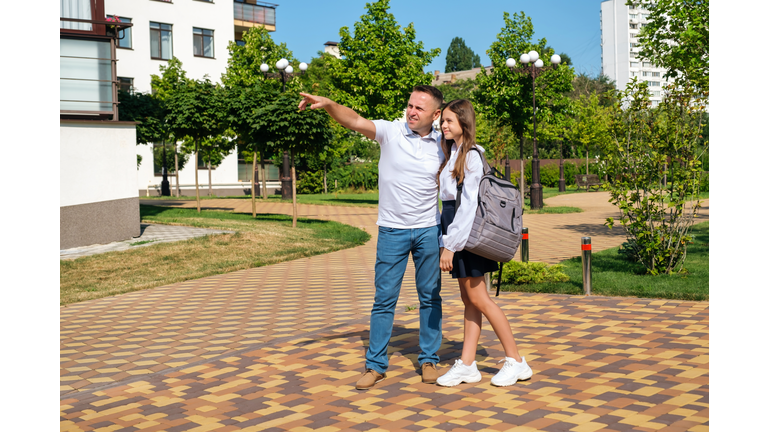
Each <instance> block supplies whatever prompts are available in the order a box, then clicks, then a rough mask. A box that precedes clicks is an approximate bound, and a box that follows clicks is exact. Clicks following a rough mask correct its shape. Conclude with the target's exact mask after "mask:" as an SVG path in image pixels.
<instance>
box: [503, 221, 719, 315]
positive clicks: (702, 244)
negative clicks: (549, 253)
mask: <svg viewBox="0 0 768 432" xmlns="http://www.w3.org/2000/svg"><path fill="white" fill-rule="evenodd" d="M691 233H693V234H694V235H695V240H694V243H693V244H692V245H689V246H688V254H687V257H686V259H685V269H686V270H687V272H684V273H683V274H674V275H658V276H651V275H646V274H644V273H645V268H644V267H643V266H642V265H640V264H637V263H633V262H629V261H627V260H626V259H624V257H623V256H621V255H619V253H618V251H619V248H613V249H608V250H604V251H601V252H597V253H594V254H592V294H593V295H601V296H618V297H644V298H664V299H674V300H709V222H702V223H700V224H697V225H694V226H693V227H692V228H691ZM561 264H563V267H564V268H563V272H564V273H565V274H566V275H568V277H569V278H570V281H568V282H559V283H542V284H530V285H511V284H510V285H506V284H503V285H502V286H501V290H502V291H517V292H536V293H554V294H575V295H582V294H583V293H584V291H583V279H582V270H581V257H577V258H571V259H569V260H565V261H563V262H562V263H561Z"/></svg>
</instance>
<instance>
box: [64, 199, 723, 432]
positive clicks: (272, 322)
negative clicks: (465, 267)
mask: <svg viewBox="0 0 768 432" xmlns="http://www.w3.org/2000/svg"><path fill="white" fill-rule="evenodd" d="M584 195H586V194H584ZM589 195H591V196H592V197H594V196H597V194H589ZM592 197H590V199H592ZM217 201H218V200H217ZM222 201H223V200H222ZM232 201H242V200H232ZM235 204H237V205H242V202H240V203H233V204H231V205H230V204H227V203H219V204H218V205H223V206H227V205H230V207H231V208H232V209H236V206H235ZM247 205H248V208H247V209H246V210H245V211H250V207H249V206H250V204H249V203H248V204H247ZM271 205H272V206H274V207H272V208H270V209H269V212H273V213H277V212H282V213H288V212H290V207H289V205H288V207H286V205H283V204H281V203H278V204H277V205H274V204H271ZM280 206H282V207H280ZM301 207H303V209H302V214H303V215H307V216H311V217H317V218H328V219H335V220H340V221H342V222H345V223H350V224H352V225H357V226H361V227H363V228H364V229H367V230H369V232H372V233H374V232H375V219H376V217H375V215H376V213H375V209H360V208H343V207H339V208H334V207H320V206H300V208H301ZM311 207H315V208H311ZM316 207H320V208H316ZM264 211H265V212H266V211H267V210H264ZM579 215H584V214H583V213H582V214H579ZM533 216H557V215H530V216H527V218H528V219H527V223H529V222H528V221H533ZM530 223H532V222H530ZM601 223H602V221H598V222H596V224H601ZM550 231H555V230H554V229H553V230H550ZM553 236H554V235H553ZM576 253H578V251H577V252H576ZM374 254H375V238H374V239H373V240H372V241H370V242H369V243H368V244H366V245H364V246H361V247H358V248H355V249H349V250H344V251H338V252H334V253H331V254H328V255H323V256H318V257H312V258H307V259H301V260H296V261H292V262H288V263H282V264H278V265H274V266H267V267H261V268H258V269H249V270H242V271H238V272H234V273H230V274H226V275H220V276H215V277H209V278H203V279H199V280H194V281H188V282H184V283H179V284H174V285H169V286H165V287H160V288H156V289H152V290H146V291H141V292H136V293H129V294H125V295H121V296H115V297H110V298H106V299H100V300H94V301H89V302H84V303H79V304H75V305H70V306H68V307H64V308H62V309H61V374H62V375H61V406H60V409H61V430H62V431H92V430H103V431H134V430H143V431H186V430H195V431H203V430H211V431H213V430H215V431H230V430H254V431H255V430H268V431H284V430H298V431H301V430H329V431H330V430H513V429H514V430H542V431H596V430H609V431H611V430H612V431H624V430H708V425H709V382H708V380H709V304H708V303H707V302H679V301H670V300H654V299H635V298H602V297H579V296H559V295H541V294H527V293H503V294H502V295H501V296H500V297H499V298H496V301H497V303H498V304H499V305H500V306H501V307H502V308H503V309H504V311H505V313H506V314H507V316H508V317H509V319H510V323H511V325H512V328H513V331H514V332H515V336H516V339H517V341H518V345H519V347H520V349H521V352H522V353H523V355H524V356H525V357H526V359H527V360H528V362H529V364H530V365H531V367H532V368H533V370H534V376H533V378H532V379H531V380H529V381H526V382H521V383H518V384H516V385H514V386H511V387H505V388H497V387H493V386H491V385H490V378H491V376H492V375H493V374H494V373H496V372H497V371H498V367H499V365H498V364H497V363H496V362H497V361H498V360H499V359H501V358H502V357H503V353H502V351H501V347H500V345H499V344H498V342H497V341H496V338H495V335H494V334H493V332H492V330H491V329H490V326H489V325H488V323H487V322H486V323H484V330H483V332H482V335H481V339H480V346H479V347H478V357H477V360H478V365H479V368H480V371H481V373H482V374H483V380H482V381H481V382H480V383H477V384H472V385H469V384H463V385H460V386H458V387H453V388H443V387H438V386H435V385H428V384H423V383H421V379H420V375H419V374H418V364H417V363H418V362H417V356H418V312H417V310H413V311H409V312H406V311H405V306H406V305H411V304H417V303H418V301H417V300H416V295H415V286H414V283H413V269H412V267H409V269H408V273H407V274H406V277H405V279H404V283H403V289H402V292H401V296H400V299H399V303H398V309H397V314H396V321H395V329H394V332H393V339H392V341H393V343H392V344H391V346H390V356H391V366H390V370H389V371H388V374H387V379H386V380H384V381H383V382H381V383H380V384H377V385H376V387H374V388H373V389H371V390H369V391H365V392H360V391H357V390H355V389H354V383H355V382H356V380H357V379H358V378H359V376H360V374H361V373H362V368H363V367H364V358H363V356H364V353H365V349H366V346H367V338H368V318H369V316H368V315H369V312H370V307H371V304H372V301H373V269H372V264H373V259H374ZM574 255H575V254H574ZM532 258H533V249H532ZM443 299H444V318H443V321H444V322H443V338H444V339H443V345H442V346H441V350H440V352H439V354H440V356H441V363H440V368H446V367H449V365H450V364H452V363H453V361H454V359H456V358H458V356H459V355H460V349H461V340H462V325H463V322H462V318H461V316H462V312H461V311H462V310H463V309H462V304H461V300H460V298H459V296H458V289H457V286H456V285H455V282H453V281H452V280H447V281H444V284H443Z"/></svg>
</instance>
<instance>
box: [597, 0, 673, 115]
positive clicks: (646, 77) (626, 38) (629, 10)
mask: <svg viewBox="0 0 768 432" xmlns="http://www.w3.org/2000/svg"><path fill="white" fill-rule="evenodd" d="M625 3H626V0H604V1H603V2H602V3H601V4H600V33H601V34H602V39H601V43H600V46H601V48H602V55H601V60H602V73H603V74H604V75H607V76H608V77H610V78H611V79H612V80H614V81H616V88H617V89H619V90H623V89H624V88H625V87H626V85H627V83H629V81H630V80H631V79H632V78H634V77H638V80H641V81H647V82H648V89H649V91H650V93H651V101H652V103H653V105H654V106H656V105H658V104H659V102H660V101H661V94H662V89H663V88H664V86H665V85H666V84H667V83H668V82H669V81H668V80H667V79H665V78H664V74H665V73H666V69H664V68H662V67H658V66H656V65H654V64H652V63H651V62H649V61H648V60H641V59H640V58H639V53H640V40H639V39H638V37H637V36H638V33H639V32H640V29H642V28H643V27H645V26H646V25H647V23H648V20H649V16H650V12H649V11H647V10H645V9H642V8H641V7H640V6H639V5H634V6H627V5H626V4H625Z"/></svg>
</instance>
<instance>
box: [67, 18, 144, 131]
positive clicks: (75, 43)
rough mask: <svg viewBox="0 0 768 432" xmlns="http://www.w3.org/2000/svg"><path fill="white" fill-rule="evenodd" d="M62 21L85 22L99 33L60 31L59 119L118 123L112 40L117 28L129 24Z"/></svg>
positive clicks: (81, 20)
mask: <svg viewBox="0 0 768 432" xmlns="http://www.w3.org/2000/svg"><path fill="white" fill-rule="evenodd" d="M61 21H62V22H64V21H71V22H76V23H87V24H89V26H91V28H92V29H93V30H101V32H100V33H102V34H101V35H100V34H97V32H96V31H93V32H92V34H88V33H86V32H80V33H75V32H72V31H70V30H71V29H62V32H61V37H60V39H59V40H60V49H59V83H60V85H59V112H60V113H61V115H62V116H77V117H83V116H88V117H91V118H94V117H99V118H109V117H111V119H112V120H118V110H117V104H118V101H117V86H118V81H117V68H116V63H117V55H116V52H115V40H116V38H117V33H118V30H119V29H120V28H125V27H131V26H132V24H130V23H121V22H115V21H99V20H84V19H75V18H61ZM99 27H101V29H99Z"/></svg>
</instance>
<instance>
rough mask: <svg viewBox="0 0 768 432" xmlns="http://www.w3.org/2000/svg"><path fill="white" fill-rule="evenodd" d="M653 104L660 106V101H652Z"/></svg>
mask: <svg viewBox="0 0 768 432" xmlns="http://www.w3.org/2000/svg"><path fill="white" fill-rule="evenodd" d="M651 106H659V101H657V100H655V101H651Z"/></svg>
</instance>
